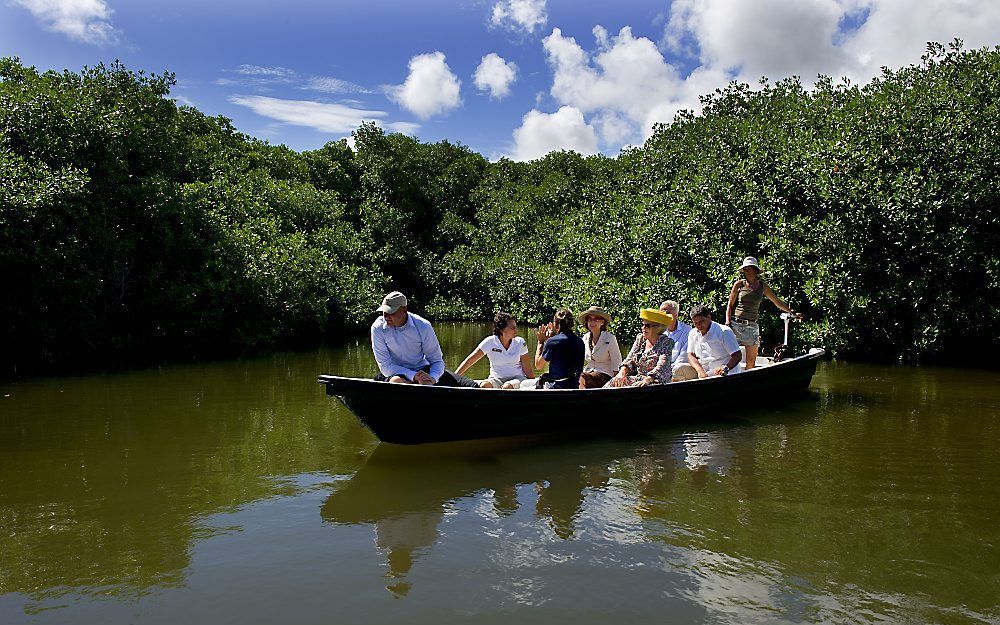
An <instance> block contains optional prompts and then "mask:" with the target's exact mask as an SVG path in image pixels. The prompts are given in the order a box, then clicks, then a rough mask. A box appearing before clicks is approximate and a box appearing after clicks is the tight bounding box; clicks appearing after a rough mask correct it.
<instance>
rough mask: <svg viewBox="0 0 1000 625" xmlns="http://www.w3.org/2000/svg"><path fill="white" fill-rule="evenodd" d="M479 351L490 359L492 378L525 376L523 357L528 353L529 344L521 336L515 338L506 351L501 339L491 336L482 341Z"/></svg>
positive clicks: (494, 335)
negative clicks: (522, 368) (522, 365)
mask: <svg viewBox="0 0 1000 625" xmlns="http://www.w3.org/2000/svg"><path fill="white" fill-rule="evenodd" d="M479 349H480V350H481V351H482V352H483V353H484V354H486V357H487V358H489V359H490V377H491V378H508V377H510V376H512V375H524V371H522V370H521V356H523V355H525V354H527V353H528V344H527V343H525V342H524V339H523V338H521V337H520V336H515V337H514V340H513V341H511V342H510V347H508V348H507V349H504V347H503V343H501V342H500V337H498V336H497V335H496V334H491V335H489V336H487V337H486V338H485V339H483V340H482V341H480V343H479Z"/></svg>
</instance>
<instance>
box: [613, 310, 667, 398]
mask: <svg viewBox="0 0 1000 625" xmlns="http://www.w3.org/2000/svg"><path fill="white" fill-rule="evenodd" d="M639 318H640V319H642V332H640V333H639V335H638V336H636V337H635V343H633V344H632V349H631V350H629V353H628V356H626V357H625V360H623V361H622V364H621V367H620V368H619V369H618V373H617V374H616V375H615V377H613V378H611V381H610V382H608V383H607V385H606V386H648V385H650V384H666V383H667V382H670V379H671V377H673V371H672V370H671V368H670V354H671V352H672V351H673V349H674V340H673V339H672V338H670V337H669V336H667V335H666V334H664V332H665V331H666V329H667V326H669V325H670V324H671V323H672V322H673V320H674V316H673V315H671V314H668V313H665V312H663V311H662V310H659V309H656V308H643V309H642V310H640V311H639Z"/></svg>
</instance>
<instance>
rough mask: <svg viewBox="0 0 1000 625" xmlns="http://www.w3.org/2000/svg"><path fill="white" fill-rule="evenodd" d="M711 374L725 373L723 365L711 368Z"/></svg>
mask: <svg viewBox="0 0 1000 625" xmlns="http://www.w3.org/2000/svg"><path fill="white" fill-rule="evenodd" d="M712 375H726V368H725V367H716V368H715V369H713V370H712Z"/></svg>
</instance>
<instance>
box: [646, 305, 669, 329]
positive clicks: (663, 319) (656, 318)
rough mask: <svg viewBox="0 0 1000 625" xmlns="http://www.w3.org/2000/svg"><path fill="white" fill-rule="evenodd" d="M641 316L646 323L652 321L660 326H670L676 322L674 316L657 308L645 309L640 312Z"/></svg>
mask: <svg viewBox="0 0 1000 625" xmlns="http://www.w3.org/2000/svg"><path fill="white" fill-rule="evenodd" d="M639 316H640V317H641V318H643V319H645V320H646V321H652V322H653V323H658V324H660V325H664V326H668V325H670V324H671V323H673V322H674V316H673V315H671V314H670V313H665V312H663V311H662V310H658V309H656V308H643V309H642V310H640V311H639Z"/></svg>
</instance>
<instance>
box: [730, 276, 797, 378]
mask: <svg viewBox="0 0 1000 625" xmlns="http://www.w3.org/2000/svg"><path fill="white" fill-rule="evenodd" d="M740 271H741V272H742V273H743V277H742V278H740V279H738V280H736V282H733V289H732V291H730V293H729V306H728V307H727V308H726V325H727V326H729V327H730V328H731V329H732V331H733V334H735V335H736V340H737V341H739V343H740V345H742V346H743V347H745V348H746V351H747V356H746V368H747V369H752V368H753V366H754V365H755V364H756V362H757V350H758V349H760V326H758V325H757V318H758V316H759V314H760V304H761V302H762V301H764V298H765V297H766V298H767V299H769V300H771V301H772V302H774V305H775V306H777V307H778V309H779V310H782V311H784V312H787V313H789V314H791V315H795V316H796V317H798V318H799V319H801V318H802V313H797V312H794V311H793V310H792V309H791V308H789V307H788V304H786V303H785V302H783V301H781V299H780V298H778V296H777V295H775V294H774V291H772V290H771V287H769V286H768V285H767V284H765V283H764V281H763V280H761V278H760V273H761V272H760V265H758V264H757V259H756V258H754V257H753V256H747V257H746V258H744V259H743V264H742V265H740Z"/></svg>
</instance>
